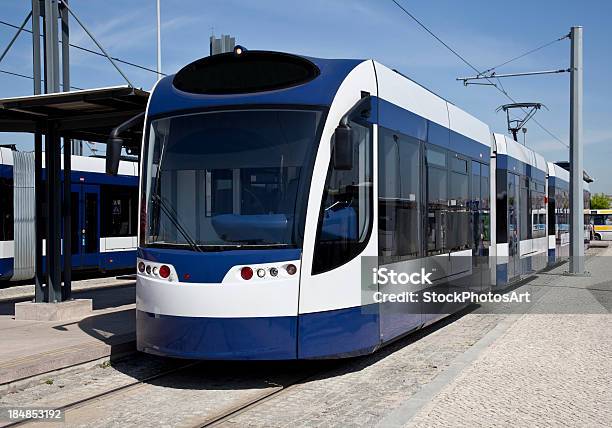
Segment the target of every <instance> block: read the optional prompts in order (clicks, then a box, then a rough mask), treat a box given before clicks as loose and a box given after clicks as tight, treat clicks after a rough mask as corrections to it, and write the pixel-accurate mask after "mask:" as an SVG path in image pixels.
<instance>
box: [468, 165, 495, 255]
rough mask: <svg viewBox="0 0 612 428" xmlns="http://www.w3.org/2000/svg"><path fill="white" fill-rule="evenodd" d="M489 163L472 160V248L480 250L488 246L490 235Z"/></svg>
mask: <svg viewBox="0 0 612 428" xmlns="http://www.w3.org/2000/svg"><path fill="white" fill-rule="evenodd" d="M490 199H491V196H490V193H489V165H485V164H481V163H480V162H476V161H472V197H471V209H472V228H473V229H472V234H473V241H472V242H471V244H472V248H473V249H475V250H478V251H480V252H482V250H483V249H484V248H487V247H488V246H489V243H490V240H491V235H490V233H491V232H490V228H491V226H490V225H491V222H490V212H489V208H490Z"/></svg>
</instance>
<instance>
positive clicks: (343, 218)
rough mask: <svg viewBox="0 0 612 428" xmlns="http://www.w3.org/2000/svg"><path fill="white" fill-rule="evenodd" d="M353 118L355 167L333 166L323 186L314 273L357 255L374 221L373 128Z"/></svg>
mask: <svg viewBox="0 0 612 428" xmlns="http://www.w3.org/2000/svg"><path fill="white" fill-rule="evenodd" d="M357 120H359V121H356V120H355V119H354V120H351V122H350V127H351V129H352V134H351V135H352V139H353V150H354V153H353V166H352V168H351V169H349V170H338V169H335V168H333V164H332V163H331V162H330V165H329V167H328V172H327V178H326V180H325V187H324V189H323V200H322V204H321V211H320V217H319V225H318V228H317V239H316V243H315V250H314V254H315V256H314V260H313V265H312V274H313V275H314V274H318V273H322V272H327V271H329V270H331V269H334V268H336V267H338V266H341V265H343V264H345V263H347V262H348V261H350V260H352V259H353V258H355V257H356V256H357V255H358V254H359V253H360V252H361V251H362V250H363V248H365V245H366V244H367V240H368V238H369V235H370V231H371V224H372V131H371V125H369V124H368V123H367V122H366V121H362V120H361V118H359V119H357Z"/></svg>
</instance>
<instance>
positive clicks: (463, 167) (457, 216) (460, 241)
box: [447, 157, 472, 251]
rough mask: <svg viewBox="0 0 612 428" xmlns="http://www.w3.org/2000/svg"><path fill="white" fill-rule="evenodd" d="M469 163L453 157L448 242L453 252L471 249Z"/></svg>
mask: <svg viewBox="0 0 612 428" xmlns="http://www.w3.org/2000/svg"><path fill="white" fill-rule="evenodd" d="M469 196H470V193H469V177H468V162H467V160H465V159H461V158H458V157H453V158H452V162H451V173H450V195H449V199H450V204H449V205H450V206H449V210H448V225H447V228H448V229H447V230H448V234H447V236H448V242H447V247H448V248H449V250H451V251H459V250H465V249H468V248H470V247H471V244H470V241H471V238H472V237H471V236H470V233H469V232H470V229H471V228H470V213H469V212H468V199H469Z"/></svg>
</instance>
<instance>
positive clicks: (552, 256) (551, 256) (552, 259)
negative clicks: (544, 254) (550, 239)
mask: <svg viewBox="0 0 612 428" xmlns="http://www.w3.org/2000/svg"><path fill="white" fill-rule="evenodd" d="M556 261H557V259H556V257H555V250H551V249H549V250H548V264H549V265H554V264H555V263H556Z"/></svg>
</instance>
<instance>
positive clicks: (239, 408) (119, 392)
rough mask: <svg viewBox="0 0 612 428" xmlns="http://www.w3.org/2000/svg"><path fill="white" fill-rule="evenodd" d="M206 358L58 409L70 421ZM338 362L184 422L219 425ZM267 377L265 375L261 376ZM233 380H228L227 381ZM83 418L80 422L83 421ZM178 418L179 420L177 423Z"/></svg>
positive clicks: (22, 422) (17, 423)
mask: <svg viewBox="0 0 612 428" xmlns="http://www.w3.org/2000/svg"><path fill="white" fill-rule="evenodd" d="M206 363H207V362H206V361H197V362H191V363H188V364H184V365H181V366H179V367H173V368H171V369H168V370H162V371H160V372H158V373H155V374H153V375H150V376H148V377H145V378H143V379H139V380H135V381H133V382H130V383H127V384H124V385H121V386H117V387H115V388H112V389H109V390H106V391H103V392H100V393H98V394H95V395H91V396H88V397H86V398H83V399H80V400H76V401H73V402H70V403H67V404H64V405H61V406H57V407H54V409H56V410H62V411H63V412H64V415H65V421H66V423H70V422H71V421H70V414H71V413H72V412H75V411H77V410H79V409H81V408H83V407H86V406H94V407H97V405H104V404H112V403H113V402H121V401H122V397H123V396H127V395H129V394H130V393H132V392H134V391H137V390H139V389H141V388H146V387H149V386H150V385H151V383H170V384H171V383H174V381H175V380H176V378H178V377H180V376H184V375H188V376H189V375H191V373H192V372H190V370H193V369H196V368H198V366H203V365H204V364H206ZM336 365H337V363H332V364H329V363H328V364H323V366H324V367H323V368H322V367H319V366H320V364H319V365H318V366H317V368H307V369H306V371H305V372H304V371H302V370H297V371H295V372H294V371H293V370H292V371H291V374H290V375H288V376H287V377H286V378H285V379H283V380H282V381H280V382H271V381H266V383H267V384H268V385H271V386H269V387H266V388H265V389H264V390H262V391H261V392H258V393H257V394H255V395H254V396H253V395H252V396H250V397H249V398H248V399H244V400H242V401H238V403H237V404H233V405H231V406H230V407H228V408H225V409H223V410H221V411H219V412H217V413H215V412H209V413H208V414H207V415H204V416H203V417H202V418H196V420H193V421H183V422H187V425H191V426H193V427H194V428H195V427H212V426H218V425H220V424H222V423H223V422H225V421H227V420H229V419H231V418H232V417H234V416H236V415H239V414H241V413H243V412H245V411H248V410H250V409H252V408H253V407H255V406H257V405H260V404H262V403H264V402H266V401H267V400H269V399H272V398H274V397H276V396H278V395H280V394H282V393H283V392H286V391H288V390H289V389H291V388H292V387H294V386H296V385H299V384H301V383H303V382H305V381H307V380H308V379H311V378H313V377H315V376H316V375H317V374H321V373H324V372H325V371H327V370H330V369H331V368H332V367H335V366H336ZM263 378H264V376H263V375H262V379H263ZM230 381H231V380H230V379H228V382H230ZM193 400H194V401H197V397H196V394H195V393H194V396H193ZM40 422H47V421H41V420H40V419H34V418H28V419H21V420H19V421H15V422H12V423H8V424H6V425H0V426H1V427H6V428H8V427H17V426H25V425H28V424H30V423H37V424H38V423H40ZM82 422H83V421H81V422H79V423H82ZM92 422H93V421H92ZM178 422H179V421H178V420H177V423H178Z"/></svg>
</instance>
